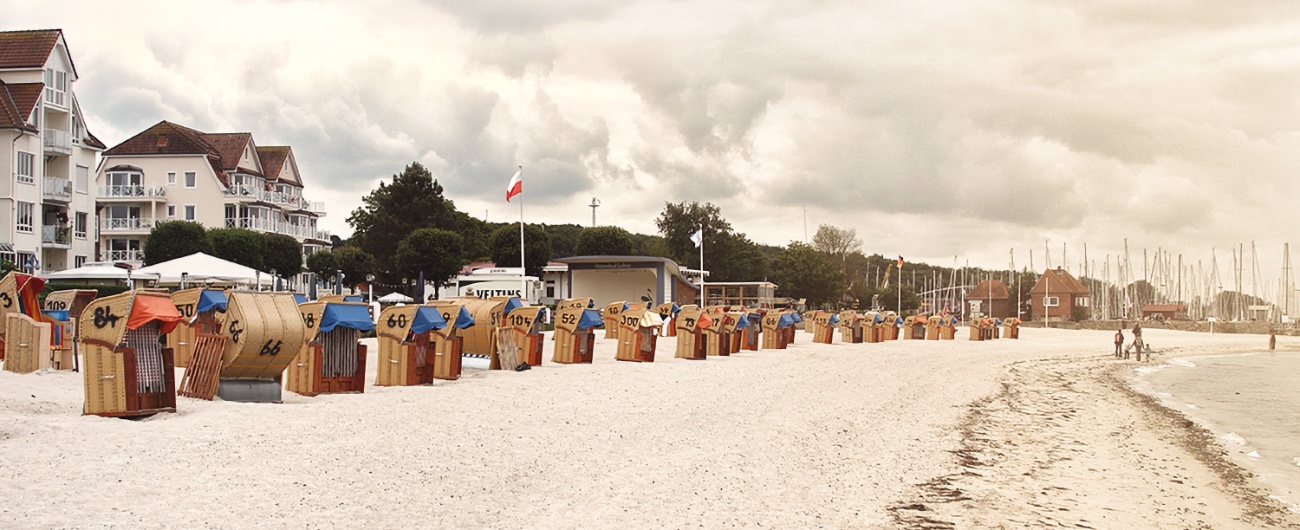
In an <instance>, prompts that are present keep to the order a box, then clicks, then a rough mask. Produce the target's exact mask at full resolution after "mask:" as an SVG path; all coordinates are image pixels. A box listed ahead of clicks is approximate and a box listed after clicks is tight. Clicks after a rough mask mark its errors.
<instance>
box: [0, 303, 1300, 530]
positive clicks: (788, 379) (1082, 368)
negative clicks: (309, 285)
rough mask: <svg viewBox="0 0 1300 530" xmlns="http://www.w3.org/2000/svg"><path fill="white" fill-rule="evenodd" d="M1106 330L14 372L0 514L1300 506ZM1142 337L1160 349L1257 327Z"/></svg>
mask: <svg viewBox="0 0 1300 530" xmlns="http://www.w3.org/2000/svg"><path fill="white" fill-rule="evenodd" d="M961 331H964V330H961ZM1110 335H1111V332H1100V331H1065V330H1055V329H1048V330H1043V329H1024V330H1022V335H1021V339H1020V340H998V341H988V342H968V341H966V340H957V341H938V342H935V341H895V342H889V343H884V344H857V345H852V344H841V343H839V342H838V340H839V336H838V334H837V336H836V340H837V342H836V343H835V344H831V345H824V344H812V343H811V340H810V339H811V336H810V335H808V334H806V333H803V332H800V333H799V335H798V342H797V343H796V344H795V345H793V346H792V347H790V348H789V349H787V350H784V351H771V350H764V351H759V352H745V353H740V354H736V355H733V356H731V357H729V358H709V359H708V360H707V361H686V360H680V359H674V358H672V352H673V348H674V346H675V340H674V339H671V338H661V339H660V343H659V344H660V345H659V350H658V351H659V353H658V358H657V361H656V362H655V363H653V364H634V363H620V362H615V361H614V360H613V353H614V352H613V348H614V344H613V342H612V341H607V340H603V339H600V340H598V341H597V350H596V352H597V353H596V362H595V363H594V364H593V365H568V366H565V365H557V364H553V363H550V362H549V359H550V347H551V346H550V343H549V342H548V344H547V351H546V359H548V362H547V363H546V364H545V365H544V366H542V367H538V368H534V369H533V370H530V371H527V372H523V373H514V372H483V371H476V370H468V371H467V373H466V375H465V376H464V377H462V378H461V379H460V380H459V381H455V382H441V381H440V382H438V383H436V384H435V385H433V386H425V387H374V386H367V388H366V392H365V393H364V394H359V395H358V394H351V395H333V396H321V397H315V398H307V397H302V396H298V395H295V394H291V393H287V392H286V393H285V401H284V403H283V404H243V403H229V402H223V401H220V400H217V401H213V402H206V401H199V400H193V399H188V398H180V399H179V404H178V409H179V412H178V413H176V414H163V415H158V416H155V417H152V418H149V419H145V420H139V421H131V420H120V419H109V418H99V417H88V416H82V415H81V403H82V389H81V378H80V377H81V376H80V374H75V373H56V372H41V373H37V374H29V375H17V374H13V373H10V372H0V454H2V455H3V458H0V471H2V472H3V475H4V476H5V477H7V479H6V480H5V481H3V482H0V498H4V499H5V502H4V503H2V504H0V526H2V527H7V528H37V527H105V526H120V527H200V526H203V527H216V528H236V527H237V528H247V527H333V526H358V525H365V526H367V527H375V528H394V527H413V526H422V527H448V528H613V527H619V528H687V527H690V528H730V527H749V528H758V527H766V528H999V527H1001V528H1041V527H1054V526H1063V527H1069V528H1261V527H1263V528H1269V527H1273V528H1295V527H1300V517H1297V514H1295V513H1292V512H1290V511H1288V510H1287V509H1286V508H1285V507H1284V505H1283V504H1282V503H1281V502H1278V501H1276V500H1273V499H1270V497H1269V494H1270V493H1269V491H1268V489H1267V488H1268V486H1267V485H1266V484H1264V483H1261V482H1259V481H1256V480H1254V479H1253V477H1252V476H1251V475H1250V473H1249V472H1248V471H1246V470H1245V469H1244V468H1242V467H1240V466H1238V465H1236V464H1234V463H1233V461H1232V460H1231V459H1230V458H1229V457H1228V456H1227V453H1226V451H1225V450H1224V449H1223V447H1222V446H1221V445H1220V444H1219V442H1218V441H1217V440H1216V438H1215V436H1214V435H1212V434H1210V433H1209V432H1208V431H1206V430H1205V429H1202V428H1200V427H1199V426H1197V425H1196V424H1193V423H1191V422H1189V421H1188V420H1187V419H1186V418H1185V417H1184V416H1183V415H1182V414H1181V413H1179V412H1176V411H1174V410H1172V409H1170V408H1167V407H1165V406H1163V405H1161V404H1159V402H1158V399H1157V398H1154V397H1151V396H1150V395H1148V394H1145V393H1142V392H1139V391H1136V390H1133V389H1132V387H1131V385H1130V384H1129V382H1130V380H1131V379H1132V378H1133V377H1134V372H1133V370H1134V367H1135V366H1137V363H1135V362H1133V361H1122V360H1115V359H1114V358H1113V357H1112V356H1111V355H1110V346H1109V341H1110ZM959 336H962V337H964V336H965V335H964V334H961V333H960V331H959ZM1147 340H1148V341H1149V342H1151V343H1152V344H1153V345H1154V346H1155V347H1156V348H1157V350H1158V352H1159V353H1158V354H1157V356H1156V359H1155V360H1154V361H1152V363H1153V364H1158V363H1161V362H1163V361H1164V360H1166V359H1169V358H1173V357H1176V356H1182V355H1209V354H1221V353H1229V352H1235V351H1247V350H1251V349H1258V348H1259V347H1260V345H1262V344H1263V343H1264V342H1263V341H1264V338H1263V337H1262V336H1257V335H1222V334H1220V335H1214V336H1211V335H1206V334H1195V333H1183V332H1172V331H1163V330H1158V329H1153V330H1147ZM368 342H369V343H370V344H371V348H374V341H373V339H369V340H368ZM1287 346H1290V344H1289V343H1286V342H1285V341H1284V342H1283V343H1282V344H1281V346H1280V347H1282V348H1285V347H1287ZM1295 346H1298V347H1300V342H1297V344H1295ZM370 359H371V362H370V364H371V366H370V379H369V380H368V381H367V384H368V385H369V384H370V383H373V381H374V361H373V359H374V356H373V355H372V356H371V357H370ZM1298 469H1300V468H1298Z"/></svg>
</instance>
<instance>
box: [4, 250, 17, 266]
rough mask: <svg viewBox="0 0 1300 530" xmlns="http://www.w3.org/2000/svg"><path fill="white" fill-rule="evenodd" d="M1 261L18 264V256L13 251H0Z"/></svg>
mask: <svg viewBox="0 0 1300 530" xmlns="http://www.w3.org/2000/svg"><path fill="white" fill-rule="evenodd" d="M0 261H8V262H9V263H12V264H14V265H17V264H18V258H17V256H16V255H15V254H14V253H13V252H0Z"/></svg>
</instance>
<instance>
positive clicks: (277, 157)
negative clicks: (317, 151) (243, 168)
mask: <svg viewBox="0 0 1300 530" xmlns="http://www.w3.org/2000/svg"><path fill="white" fill-rule="evenodd" d="M289 156H290V153H289V147H288V146H283V145H267V146H258V147H257V159H258V160H259V161H261V162H262V172H263V173H265V174H266V178H267V179H279V177H280V171H281V170H283V169H284V164H285V162H287V161H288V160H289ZM289 173H290V174H292V173H293V172H292V171H291V172H289ZM284 182H286V183H289V184H297V185H300V186H301V185H302V183H301V182H298V179H297V177H293V178H290V179H287V180H284Z"/></svg>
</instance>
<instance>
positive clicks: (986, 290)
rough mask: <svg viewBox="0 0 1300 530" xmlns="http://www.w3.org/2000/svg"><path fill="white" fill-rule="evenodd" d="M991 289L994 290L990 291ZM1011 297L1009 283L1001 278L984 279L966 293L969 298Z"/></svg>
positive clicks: (1000, 298)
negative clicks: (1003, 281)
mask: <svg viewBox="0 0 1300 530" xmlns="http://www.w3.org/2000/svg"><path fill="white" fill-rule="evenodd" d="M990 291H992V292H991V293H990ZM1009 298H1011V294H1010V291H1008V290H1007V284H1005V283H1002V281H1001V280H984V281H982V282H980V283H979V285H976V286H975V288H974V289H971V290H970V292H969V293H966V299H967V300H989V299H993V300H1006V299H1009Z"/></svg>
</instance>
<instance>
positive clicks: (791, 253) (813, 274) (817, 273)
mask: <svg viewBox="0 0 1300 530" xmlns="http://www.w3.org/2000/svg"><path fill="white" fill-rule="evenodd" d="M772 273H773V275H774V276H775V280H776V284H777V288H778V289H779V292H780V293H781V294H782V295H783V296H787V297H790V298H805V299H807V304H808V305H809V306H813V307H815V306H821V305H826V304H833V303H836V302H838V301H839V300H840V297H841V296H842V295H843V294H844V274H843V273H841V272H840V268H839V266H838V265H836V264H835V262H834V261H832V260H831V259H830V257H829V256H827V255H826V254H824V253H821V252H818V251H817V250H816V249H814V248H813V247H812V246H810V245H806V244H804V243H797V242H796V243H790V246H788V247H786V249H785V252H782V253H781V255H780V256H778V257H777V258H776V260H775V261H774V262H773V263H772Z"/></svg>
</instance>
